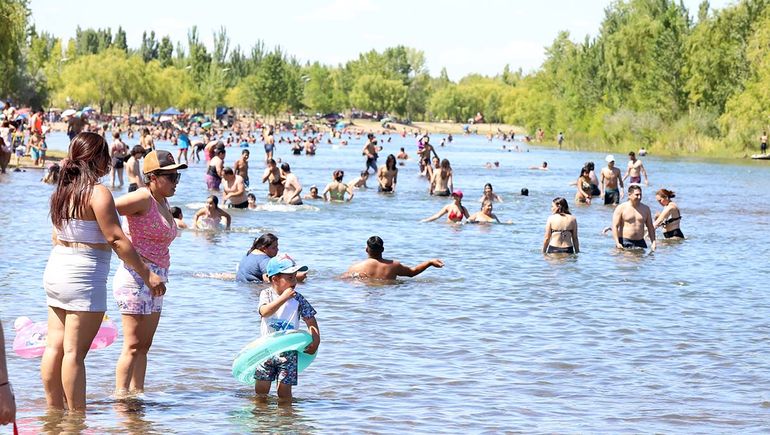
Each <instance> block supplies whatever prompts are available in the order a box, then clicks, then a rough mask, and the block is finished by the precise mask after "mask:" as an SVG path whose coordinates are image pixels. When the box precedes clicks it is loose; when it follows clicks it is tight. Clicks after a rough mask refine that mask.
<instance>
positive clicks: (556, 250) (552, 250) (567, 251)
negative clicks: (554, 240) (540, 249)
mask: <svg viewBox="0 0 770 435" xmlns="http://www.w3.org/2000/svg"><path fill="white" fill-rule="evenodd" d="M545 252H546V253H547V254H574V253H575V248H574V247H572V246H567V247H566V248H559V247H558V246H551V245H548V248H547V249H546V250H545Z"/></svg>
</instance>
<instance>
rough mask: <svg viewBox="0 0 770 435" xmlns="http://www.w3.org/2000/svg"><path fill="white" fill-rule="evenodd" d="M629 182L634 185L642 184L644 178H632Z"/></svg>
mask: <svg viewBox="0 0 770 435" xmlns="http://www.w3.org/2000/svg"><path fill="white" fill-rule="evenodd" d="M628 180H629V181H630V182H631V184H634V183H636V184H639V183H641V182H642V177H641V176H639V177H631V178H629V179H628Z"/></svg>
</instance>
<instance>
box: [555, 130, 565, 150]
mask: <svg viewBox="0 0 770 435" xmlns="http://www.w3.org/2000/svg"><path fill="white" fill-rule="evenodd" d="M556 142H558V144H559V148H561V144H562V143H564V134H563V133H562V132H559V135H558V136H556Z"/></svg>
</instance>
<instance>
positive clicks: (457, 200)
mask: <svg viewBox="0 0 770 435" xmlns="http://www.w3.org/2000/svg"><path fill="white" fill-rule="evenodd" d="M452 199H453V200H454V201H453V202H452V203H451V204H447V205H445V206H444V208H442V209H441V210H439V212H438V213H436V214H434V215H433V216H431V217H429V218H426V219H423V220H422V221H421V222H433V221H435V220H436V219H438V218H440V217H441V216H444V215H445V214H446V215H447V222H451V223H459V222H462V221H463V218H467V217H469V216H470V213H468V209H467V208H465V207H464V206H463V202H462V200H463V193H462V192H461V191H459V190H455V191H454V192H452Z"/></svg>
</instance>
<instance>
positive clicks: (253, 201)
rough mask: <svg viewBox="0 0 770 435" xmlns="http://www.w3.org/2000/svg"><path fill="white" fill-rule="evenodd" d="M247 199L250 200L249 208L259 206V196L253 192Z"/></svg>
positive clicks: (252, 208)
mask: <svg viewBox="0 0 770 435" xmlns="http://www.w3.org/2000/svg"><path fill="white" fill-rule="evenodd" d="M246 201H248V202H249V210H254V209H256V208H257V197H256V196H255V195H254V194H253V193H249V194H248V195H246Z"/></svg>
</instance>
